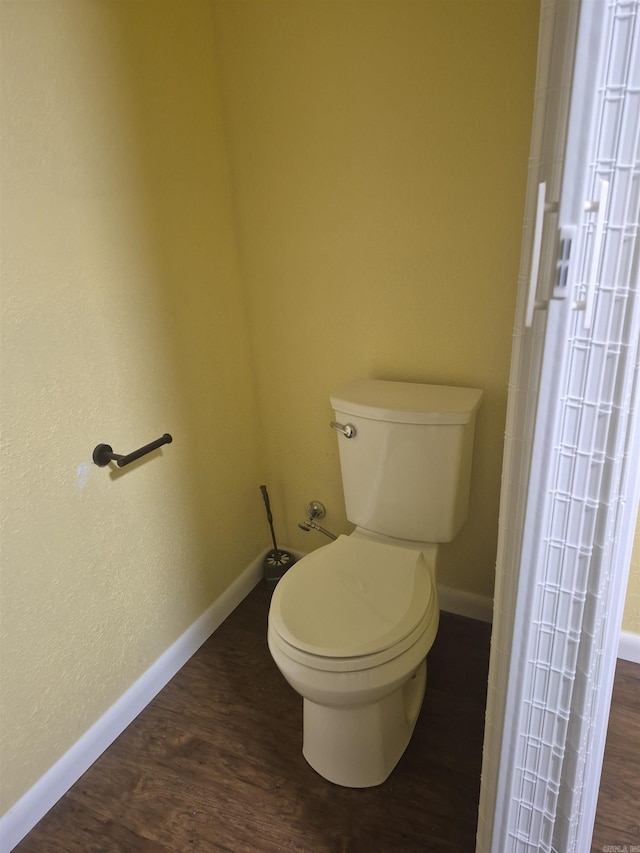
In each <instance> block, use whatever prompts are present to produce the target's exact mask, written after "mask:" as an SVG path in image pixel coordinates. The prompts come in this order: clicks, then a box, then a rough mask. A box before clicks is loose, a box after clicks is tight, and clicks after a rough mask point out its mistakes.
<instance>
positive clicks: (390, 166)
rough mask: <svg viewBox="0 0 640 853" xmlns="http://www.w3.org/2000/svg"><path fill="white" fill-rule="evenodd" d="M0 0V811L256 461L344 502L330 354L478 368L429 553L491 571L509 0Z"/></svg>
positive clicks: (234, 544) (248, 553)
mask: <svg viewBox="0 0 640 853" xmlns="http://www.w3.org/2000/svg"><path fill="white" fill-rule="evenodd" d="M212 14H213V19H212V17H211V15H212ZM0 15H1V21H0V23H1V34H2V38H3V44H2V61H3V66H4V70H3V82H4V84H5V88H4V92H5V94H4V101H3V115H2V119H1V121H0V130H1V132H2V228H3V233H2V253H3V261H2V274H3V283H2V322H3V329H2V334H3V351H2V362H1V369H2V395H1V405H2V412H1V414H2V420H3V424H4V435H3V451H2V454H3V455H2V470H1V471H0V478H1V479H0V482H1V483H2V499H3V504H2V509H1V515H0V522H1V523H2V529H3V543H2V550H1V556H2V584H3V586H2V590H1V591H0V607H2V614H1V618H0V632H1V634H0V655H1V658H2V678H3V684H2V689H1V691H0V697H1V701H2V702H3V707H2V710H1V711H0V714H1V725H0V732H1V734H0V750H1V752H0V766H1V767H2V774H1V775H2V784H3V792H2V800H1V802H0V812H1V811H4V809H6V808H7V807H8V806H9V805H11V803H12V802H13V801H14V800H15V799H17V798H18V797H19V796H20V795H21V794H22V793H24V792H25V791H26V790H27V789H28V788H29V786H30V785H31V784H33V783H34V782H35V781H36V780H37V779H38V778H39V776H40V775H42V773H44V772H45V771H46V770H47V769H48V768H49V766H50V765H51V764H53V762H54V761H55V760H56V759H57V758H59V757H60V756H61V755H62V754H63V753H64V751H65V750H66V749H67V748H68V747H69V746H70V745H71V744H72V743H74V742H75V741H76V740H77V738H78V737H79V736H80V735H81V734H83V733H84V731H86V729H87V728H88V727H89V726H90V725H91V724H92V723H93V722H94V721H95V720H96V719H97V718H98V717H99V715H100V714H101V713H102V712H103V711H104V710H106V709H107V708H108V707H109V705H110V704H111V703H112V702H114V701H115V700H116V699H117V698H119V696H120V695H121V694H122V693H123V692H124V691H125V690H126V688H127V687H128V686H129V685H130V684H131V683H132V682H133V681H134V680H135V679H136V678H137V677H138V676H139V675H140V674H141V673H142V671H144V669H145V668H146V667H147V666H148V665H149V664H150V663H152V662H153V661H155V660H156V659H157V657H158V656H159V655H160V654H161V653H162V652H163V651H164V650H165V649H166V648H167V647H168V646H169V645H170V644H171V643H172V642H173V641H174V640H175V639H176V638H177V636H178V635H179V634H180V633H181V632H182V631H183V630H184V629H185V628H186V627H187V626H188V625H189V624H190V623H191V622H192V621H193V620H194V619H195V618H196V617H197V616H198V615H199V614H200V613H201V612H203V611H204V610H205V609H206V607H207V606H208V605H209V604H210V603H211V602H212V601H214V600H215V599H216V598H217V597H218V596H219V595H220V593H221V592H222V591H223V590H224V588H225V587H226V586H227V585H228V584H229V583H230V582H231V581H232V580H233V578H234V577H236V576H237V574H238V573H239V572H240V571H241V570H242V569H243V568H245V567H246V566H247V564H248V563H249V562H250V560H251V559H252V558H254V557H255V556H256V554H257V553H259V551H260V549H261V548H262V547H264V546H265V545H266V544H267V542H268V534H267V531H266V526H265V522H264V513H263V508H262V501H261V499H260V495H259V492H258V491H257V485H258V484H259V483H260V482H262V481H263V480H264V481H266V482H268V483H269V487H270V492H271V494H272V498H273V503H274V512H275V516H276V523H277V527H278V532H279V534H280V537H279V538H280V539H281V540H282V542H283V543H286V544H287V545H288V546H290V547H300V548H303V549H310V548H312V547H317V546H319V545H321V544H324V542H325V541H326V540H324V539H322V537H320V535H319V534H315V533H311V534H304V533H302V532H301V531H299V530H298V528H297V522H298V521H300V520H301V519H302V518H303V515H304V510H305V506H306V504H307V502H308V501H309V500H311V499H320V500H322V501H324V502H325V503H326V505H327V508H328V516H327V519H326V525H327V527H330V528H332V529H333V530H335V531H336V532H338V531H341V530H348V529H349V525H348V524H347V522H346V519H345V517H344V507H343V503H342V493H341V487H340V476H339V467H338V460H337V452H336V450H337V446H336V439H335V436H334V435H333V433H331V431H330V430H329V429H328V426H327V423H328V421H329V419H330V417H331V411H330V409H329V402H328V395H329V393H330V392H331V391H332V390H333V389H335V388H337V387H338V386H339V385H340V384H341V383H342V382H344V381H346V380H348V379H351V378H353V377H356V376H376V377H380V378H396V379H404V380H415V381H427V382H450V383H453V384H456V383H457V384H465V385H476V386H478V387H480V388H483V389H484V390H485V393H486V396H485V401H484V405H483V408H482V410H481V413H480V416H479V420H478V431H477V451H476V458H475V471H474V482H473V495H472V503H471V514H470V519H469V522H468V524H467V526H466V528H465V529H464V530H463V532H462V533H461V534H460V536H459V538H458V540H457V541H456V542H455V543H453V544H452V545H449V546H446V547H445V548H443V554H442V561H441V569H440V577H441V580H443V581H444V582H445V583H447V584H449V585H450V586H453V587H458V588H460V589H465V590H469V591H472V592H478V593H481V594H485V595H490V594H491V590H492V585H493V566H494V560H495V542H496V527H497V505H498V494H499V488H500V465H501V458H502V434H503V426H504V414H505V404H506V383H507V376H508V367H509V355H510V343H511V328H512V322H513V308H514V302H515V293H514V285H515V281H516V277H517V269H518V258H519V252H520V235H521V219H522V205H523V198H524V185H525V179H526V162H527V156H528V147H529V131H530V119H531V108H532V104H531V96H532V87H533V80H534V71H535V68H534V66H535V42H536V33H537V0H517V2H516V0H487V2H478V0H448V2H446V3H445V2H441V0H362V2H361V0H340V2H338V0H335V2H330V0H292V2H285V0H269V2H262V0H249V2H245V0H233V2H230V0H227V1H226V2H224V0H223V1H222V2H217V0H213V2H211V3H210V2H209V0H191V2H189V3H183V2H178V0H148V2H145V0H123V2H118V3H115V2H108V3H100V2H87V0H41V2H39V0H30V2H28V3H26V2H24V0H3V2H2V3H0ZM217 61H219V65H217V64H216V63H217ZM220 94H222V96H223V107H222V109H221V108H220V104H219V97H220ZM223 130H224V135H225V140H224V144H223ZM225 145H226V152H227V153H228V157H229V163H230V166H231V169H232V178H233V191H230V189H229V186H228V183H227V178H228V175H227V165H226V164H227V159H226V154H225ZM232 211H233V212H232ZM236 246H237V250H236ZM258 414H259V416H260V421H258ZM258 423H260V427H258ZM164 431H169V432H172V433H173V435H174V443H173V444H172V445H170V446H169V447H165V448H164V449H163V451H162V455H161V456H157V457H155V458H153V459H151V460H149V461H148V462H146V463H144V464H140V465H138V466H137V467H135V468H134V469H129V470H127V471H126V472H125V473H123V474H121V475H120V476H117V477H112V476H111V475H110V473H109V471H108V470H107V469H98V468H96V467H95V466H94V465H92V463H91V451H92V449H93V447H94V446H95V444H97V443H98V442H101V441H108V442H109V443H111V444H112V445H113V446H114V448H115V449H116V450H123V451H125V450H128V449H131V448H133V447H136V446H138V445H139V444H142V443H145V442H146V441H148V440H150V439H152V438H155V437H156V436H157V435H160V434H161V433H163V432H164ZM258 445H259V446H258ZM263 464H264V467H263ZM636 554H637V552H636ZM639 563H640V560H639V559H638V558H637V557H636V558H635V566H636V569H635V570H634V576H635V577H636V578H637V577H638V575H640V570H638V565H639ZM632 583H633V581H632ZM638 586H639V584H638V582H637V581H636V586H635V589H636V592H635V599H633V596H632V597H631V598H630V600H632V599H633V600H635V602H637V600H638ZM629 612H630V613H631V617H630V619H631V621H630V622H629V621H626V622H625V624H626V626H627V630H637V631H638V632H640V615H639V614H638V607H637V604H635V605H633V606H632V609H631V610H629ZM625 619H627V615H625Z"/></svg>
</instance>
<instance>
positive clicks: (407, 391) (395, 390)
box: [330, 379, 482, 424]
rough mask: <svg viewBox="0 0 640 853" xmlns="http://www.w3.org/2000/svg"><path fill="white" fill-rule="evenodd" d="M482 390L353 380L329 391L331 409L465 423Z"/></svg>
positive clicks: (408, 421)
mask: <svg viewBox="0 0 640 853" xmlns="http://www.w3.org/2000/svg"><path fill="white" fill-rule="evenodd" d="M481 399H482V391H480V390H479V389H478V388H460V387H457V386H452V385H423V384H421V383H418V382H389V381H386V380H382V379H355V380H354V381H353V382H349V383H348V384H347V385H345V386H344V387H343V388H341V389H340V390H339V391H336V392H335V393H334V394H331V396H330V400H331V405H332V407H333V409H334V411H338V412H343V413H344V414H347V415H356V416H360V417H363V418H370V419H371V420H378V421H391V422H393V423H404V424H466V423H469V421H470V420H471V419H472V417H473V415H474V413H475V411H476V409H477V408H478V407H479V405H480V401H481Z"/></svg>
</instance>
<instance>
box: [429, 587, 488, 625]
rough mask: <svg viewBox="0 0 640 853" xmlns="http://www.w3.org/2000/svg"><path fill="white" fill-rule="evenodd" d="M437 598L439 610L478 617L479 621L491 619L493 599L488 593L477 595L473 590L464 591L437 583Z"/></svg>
mask: <svg viewBox="0 0 640 853" xmlns="http://www.w3.org/2000/svg"><path fill="white" fill-rule="evenodd" d="M438 599H439V601H440V610H446V611H447V613H455V614H456V615H457V616H466V617H467V618H468V619H479V620H480V621H481V622H492V621H493V599H492V598H490V597H489V596H488V595H478V594H477V593H475V592H465V590H462V589H452V588H451V587H448V586H441V585H440V584H438Z"/></svg>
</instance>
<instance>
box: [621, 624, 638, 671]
mask: <svg viewBox="0 0 640 853" xmlns="http://www.w3.org/2000/svg"><path fill="white" fill-rule="evenodd" d="M618 657H619V658H622V660H629V661H631V662H632V663H640V634H632V633H631V631H621V632H620V643H619V645H618Z"/></svg>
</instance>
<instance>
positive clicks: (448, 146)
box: [214, 0, 538, 595]
mask: <svg viewBox="0 0 640 853" xmlns="http://www.w3.org/2000/svg"><path fill="white" fill-rule="evenodd" d="M214 10H215V24H216V37H217V39H218V55H219V57H220V62H221V80H222V92H223V111H224V113H223V114H224V121H225V130H226V133H227V138H228V140H229V151H230V157H231V165H232V174H233V180H234V196H235V201H236V206H237V210H238V235H239V245H240V247H241V258H242V265H243V274H244V278H245V284H246V287H247V290H248V294H249V300H248V305H249V315H250V323H251V333H252V338H253V341H254V345H255V344H256V342H257V341H259V340H260V339H261V337H262V339H263V341H264V345H263V346H262V347H260V349H259V350H256V352H257V354H258V356H259V357H258V358H256V374H257V380H258V381H257V388H258V401H259V406H260V412H261V415H262V420H263V423H264V424H265V430H266V433H265V434H266V448H267V454H268V456H267V462H268V471H269V479H270V480H271V481H273V482H274V490H273V491H274V503H275V505H276V506H277V508H278V515H279V516H281V517H283V518H285V519H286V524H287V527H286V530H287V536H288V541H289V542H290V543H291V545H294V546H297V547H300V548H312V547H316V546H318V545H321V544H324V542H325V541H326V540H324V539H323V537H321V536H320V535H319V534H315V533H312V534H304V533H302V532H300V531H299V530H298V528H297V522H298V521H301V520H302V519H303V517H304V511H305V506H306V504H307V502H308V501H309V500H311V499H318V500H321V501H323V503H325V504H326V506H327V509H328V515H327V518H326V519H325V521H326V526H327V527H328V528H330V529H333V530H335V531H336V532H338V531H346V530H350V529H351V527H350V526H349V525H348V523H347V522H346V519H345V515H344V503H343V499H342V491H341V485H340V472H339V463H338V455H337V441H336V436H335V435H334V434H333V433H332V432H331V430H330V429H329V428H328V422H329V420H330V419H331V417H332V413H331V410H330V405H329V399H328V398H329V394H330V392H332V391H334V390H337V389H338V388H339V387H340V385H342V384H343V383H344V382H346V381H348V380H350V379H354V378H357V377H374V378H380V379H398V380H405V381H417V382H434V383H442V384H454V385H469V386H474V387H478V388H482V389H483V390H484V391H485V398H484V402H483V405H482V408H481V410H480V412H479V415H478V422H477V433H476V438H477V442H476V452H475V457H474V474H473V484H472V499H471V512H470V516H469V521H468V523H467V525H466V527H465V528H464V529H463V531H462V532H461V533H460V534H459V536H458V537H457V539H456V541H455V542H453V543H452V544H451V545H447V546H444V547H443V548H442V550H441V556H440V569H439V571H440V577H441V580H442V581H443V582H444V583H446V584H448V585H450V586H453V587H456V588H459V589H466V590H469V591H471V592H476V593H481V594H484V595H491V594H492V590H493V572H494V565H495V550H496V536H497V508H498V497H499V490H500V468H501V462H502V437H503V431H504V417H505V409H506V393H507V377H508V368H509V359H510V350H511V333H512V327H513V315H514V306H515V283H516V280H517V275H518V262H519V254H520V237H521V232H522V211H523V204H524V190H525V182H526V168H527V158H528V153H529V135H530V127H531V115H532V103H533V101H532V97H533V85H534V79H535V63H536V42H537V21H538V3H537V0H524V2H519V3H514V2H511V0H505V1H504V2H501V0H493V1H492V2H487V3H478V2H475V1H474V0H455V2H448V3H441V2H423V0H418V2H414V0H407V2H402V3H397V2H393V0H389V2H387V0H379V2H369V0H362V2H360V0H354V2H348V3H326V2H323V0H305V2H303V3H297V2H287V0H276V2H270V3H261V2H239V3H227V2H219V3H214ZM266 330H274V331H276V332H277V333H276V334H273V335H271V336H270V337H269V338H268V339H267V338H266V337H265V332H266Z"/></svg>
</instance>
